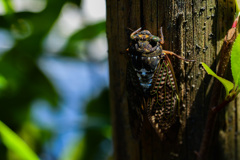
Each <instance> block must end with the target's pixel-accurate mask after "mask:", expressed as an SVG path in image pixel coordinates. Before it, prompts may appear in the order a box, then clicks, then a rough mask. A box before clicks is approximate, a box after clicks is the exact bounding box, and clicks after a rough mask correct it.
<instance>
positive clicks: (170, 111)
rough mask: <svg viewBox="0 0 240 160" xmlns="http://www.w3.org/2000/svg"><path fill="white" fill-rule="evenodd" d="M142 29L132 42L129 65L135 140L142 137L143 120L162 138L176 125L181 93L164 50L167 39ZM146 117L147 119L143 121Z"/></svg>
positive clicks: (129, 85)
mask: <svg viewBox="0 0 240 160" xmlns="http://www.w3.org/2000/svg"><path fill="white" fill-rule="evenodd" d="M160 31H161V38H159V37H157V36H154V35H152V34H151V33H150V32H149V31H148V30H142V31H141V28H139V29H138V30H136V31H134V32H133V33H132V34H131V36H130V38H131V43H130V46H129V48H128V49H127V52H128V64H127V91H128V109H129V120H130V125H131V129H132V133H133V136H134V137H136V138H137V137H138V136H139V135H140V133H141V129H142V125H143V121H144V119H147V120H149V122H150V123H151V125H152V127H153V128H154V129H155V130H156V132H157V133H158V134H159V136H160V137H162V136H163V134H164V133H165V132H166V131H167V130H168V129H169V128H170V127H171V126H172V125H173V124H174V123H175V121H176V117H177V116H176V115H177V111H178V106H179V105H178V102H179V101H178V89H177V84H176V78H175V74H174V71H173V68H172V65H171V61H170V60H169V58H168V55H174V56H177V57H178V58H180V59H184V58H182V57H180V56H178V55H176V54H175V53H173V52H170V51H165V50H162V46H161V44H163V43H164V38H163V34H162V29H161V30H160ZM144 117H146V118H144Z"/></svg>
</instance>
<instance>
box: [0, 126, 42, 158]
mask: <svg viewBox="0 0 240 160" xmlns="http://www.w3.org/2000/svg"><path fill="white" fill-rule="evenodd" d="M0 137H1V138H2V141H3V143H4V144H5V145H6V147H7V148H8V149H10V150H12V151H14V152H15V153H16V154H18V156H19V157H21V159H24V160H39V158H38V157H37V155H36V154H35V153H34V152H33V151H32V150H31V149H30V148H29V147H28V146H27V144H26V143H25V142H24V141H23V140H22V139H21V138H20V137H19V136H18V135H17V134H16V133H14V132H13V131H12V130H11V129H10V128H8V127H7V126H6V125H5V124H4V123H3V122H1V121H0Z"/></svg>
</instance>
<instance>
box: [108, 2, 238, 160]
mask: <svg viewBox="0 0 240 160" xmlns="http://www.w3.org/2000/svg"><path fill="white" fill-rule="evenodd" d="M234 13H235V3H234V1H233V0H219V1H217V0H207V1H206V0H194V1H193V0H177V1H175V0H107V36H108V44H109V68H110V90H111V91H110V96H111V109H112V110H111V112H112V124H113V141H114V159H119V160H123V159H124V160H155V159H158V160H159V159H164V160H165V159H166V160H170V159H174V160H176V159H182V160H193V159H196V155H195V154H194V151H198V150H199V147H200V143H201V139H202V135H203V132H204V128H205V122H206V117H207V111H208V106H209V100H210V95H211V84H212V82H213V81H212V79H211V77H210V76H206V75H205V72H204V71H203V70H202V68H201V67H200V62H205V63H206V64H207V65H209V66H210V67H211V68H212V69H213V70H215V68H216V65H217V62H218V60H217V58H218V53H219V51H220V49H221V45H222V40H223V38H224V36H225V34H226V32H227V30H228V29H229V28H230V27H231V24H232V22H233V20H234ZM139 27H143V28H144V29H147V30H149V31H150V32H151V33H152V34H154V35H159V28H160V27H163V32H164V36H165V44H164V45H163V48H164V49H165V50H170V51H173V52H175V53H177V54H178V55H181V56H184V57H186V58H187V59H195V60H196V62H195V63H188V64H187V63H184V62H183V61H180V60H178V59H176V58H172V63H173V68H174V70H175V73H176V78H177V83H178V87H179V91H180V93H179V97H180V100H181V103H180V104H181V116H180V124H181V125H180V129H179V130H176V129H175V130H173V134H169V137H170V138H168V139H167V140H164V141H160V139H159V137H158V136H157V135H156V133H155V132H154V130H153V129H152V128H151V126H150V125H149V123H147V122H146V123H145V124H144V126H145V127H144V130H143V133H142V136H141V138H140V140H134V139H133V138H132V135H131V131H130V125H129V120H128V117H129V116H130V115H129V114H128V108H127V107H128V106H127V93H126V57H125V56H124V53H125V49H126V48H127V47H128V43H129V35H130V33H131V31H130V30H129V29H128V28H131V29H133V30H136V29H137V28H139ZM237 103H238V101H237V100H236V102H235V103H233V104H232V105H231V106H230V107H228V109H227V112H226V117H227V118H226V120H225V113H220V115H219V120H218V121H217V124H216V131H215V134H214V138H213V139H214V142H213V147H212V150H211V156H210V158H209V159H229V160H230V159H231V160H234V159H236V160H237V159H239V157H240V156H239V154H238V153H237V150H238V145H239V141H238V139H239V138H238V137H239V134H236V133H238V132H237V131H238V128H239V127H238V125H239V124H238V123H237V120H238V119H239V116H237V115H238V112H237V111H236V107H235V106H236V105H237ZM176 134H177V135H176ZM171 136H173V137H171Z"/></svg>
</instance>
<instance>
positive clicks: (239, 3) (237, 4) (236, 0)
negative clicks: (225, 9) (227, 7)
mask: <svg viewBox="0 0 240 160" xmlns="http://www.w3.org/2000/svg"><path fill="white" fill-rule="evenodd" d="M235 3H236V9H237V11H239V6H240V0H235Z"/></svg>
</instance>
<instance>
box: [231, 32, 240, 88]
mask: <svg viewBox="0 0 240 160" xmlns="http://www.w3.org/2000/svg"><path fill="white" fill-rule="evenodd" d="M239 62H240V36H239V35H238V36H237V38H236V40H235V42H234V44H233V47H232V52H231V69H232V76H233V80H234V82H235V84H236V85H235V86H236V87H237V86H240V63H239Z"/></svg>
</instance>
